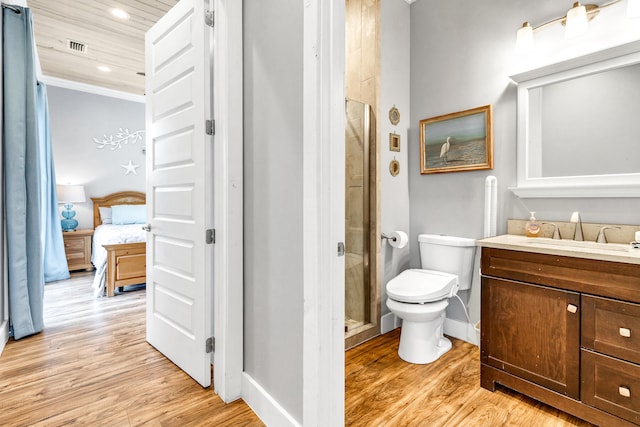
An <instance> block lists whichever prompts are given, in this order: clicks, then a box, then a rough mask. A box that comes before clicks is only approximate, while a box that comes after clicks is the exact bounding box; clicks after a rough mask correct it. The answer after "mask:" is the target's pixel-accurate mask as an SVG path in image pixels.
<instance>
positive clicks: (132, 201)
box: [91, 191, 147, 228]
mask: <svg viewBox="0 0 640 427" xmlns="http://www.w3.org/2000/svg"><path fill="white" fill-rule="evenodd" d="M91 200H92V201H93V228H96V227H97V226H99V225H100V224H102V220H101V219H100V209H98V208H110V207H111V206H113V205H144V204H145V203H146V200H147V199H146V195H145V194H144V193H140V192H138V191H120V192H118V193H113V194H108V195H106V196H104V197H92V198H91Z"/></svg>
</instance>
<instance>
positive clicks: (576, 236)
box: [571, 212, 584, 242]
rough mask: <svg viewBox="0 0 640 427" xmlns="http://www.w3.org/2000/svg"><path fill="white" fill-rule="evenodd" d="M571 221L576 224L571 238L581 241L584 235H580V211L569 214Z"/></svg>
mask: <svg viewBox="0 0 640 427" xmlns="http://www.w3.org/2000/svg"><path fill="white" fill-rule="evenodd" d="M571 222H573V223H575V224H576V228H575V232H574V233H573V240H576V241H578V242H582V241H583V240H584V237H583V236H582V218H580V212H574V213H572V214H571Z"/></svg>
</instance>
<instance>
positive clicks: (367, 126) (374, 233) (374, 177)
mask: <svg viewBox="0 0 640 427" xmlns="http://www.w3.org/2000/svg"><path fill="white" fill-rule="evenodd" d="M348 102H357V103H360V104H362V105H364V108H365V109H366V111H367V112H368V114H365V115H364V123H363V127H364V133H365V136H364V138H363V139H364V141H365V143H366V144H367V146H368V149H367V148H365V150H364V151H365V152H367V151H368V156H367V155H365V156H364V166H363V199H364V200H365V203H366V205H365V206H363V215H364V221H365V223H366V224H367V226H366V228H365V231H364V244H363V246H364V254H363V263H364V274H363V277H364V280H365V282H366V284H367V287H368V289H367V290H368V292H367V299H368V301H367V304H366V307H365V320H366V321H368V322H367V323H365V324H364V325H362V326H359V327H357V328H355V329H354V330H353V331H355V332H353V334H352V335H349V336H345V349H349V348H352V347H355V346H357V345H359V344H362V343H363V342H365V341H367V340H369V339H371V338H373V337H376V336H378V335H380V330H381V329H380V290H379V286H378V277H379V274H378V266H379V259H380V239H379V238H378V236H379V235H380V223H379V221H378V219H379V212H380V209H379V205H380V203H379V200H380V197H379V194H380V192H379V188H380V187H379V184H378V182H379V180H378V171H379V170H380V168H379V153H378V129H377V122H376V112H375V111H374V109H373V107H372V106H371V105H370V104H366V103H364V102H360V101H357V100H355V99H350V98H346V99H345V103H348ZM345 107H346V104H345ZM345 110H346V108H345ZM345 214H346V212H345ZM345 220H346V217H345ZM345 286H346V279H345ZM346 303H347V302H346V299H345V307H346ZM345 315H346V312H345ZM349 332H352V331H349ZM345 335H346V332H345Z"/></svg>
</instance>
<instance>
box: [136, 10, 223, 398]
mask: <svg viewBox="0 0 640 427" xmlns="http://www.w3.org/2000/svg"><path fill="white" fill-rule="evenodd" d="M204 6H205V2H204V1H203V0H181V1H180V2H179V3H178V4H177V5H176V6H175V7H174V8H172V9H171V10H170V11H169V12H168V13H167V15H165V16H164V17H163V18H162V19H161V20H160V21H158V23H157V24H156V25H154V26H153V27H152V28H151V29H150V30H149V32H148V33H147V35H146V40H145V48H146V81H147V83H146V96H147V118H146V127H147V218H148V221H149V224H150V231H149V234H148V236H147V237H148V238H147V266H148V267H147V341H148V342H149V343H150V344H151V345H153V346H154V347H156V348H157V349H158V350H159V351H160V352H162V353H163V354H164V355H165V356H167V357H168V358H169V359H170V360H171V361H173V362H174V363H175V364H176V365H178V366H179V367H180V368H181V369H183V370H184V371H185V372H187V373H188V374H189V375H191V376H192V377H193V378H194V379H195V380H196V381H198V382H199V383H200V384H202V385H203V386H205V387H206V386H209V385H210V384H211V370H210V368H211V367H210V364H211V357H210V355H209V354H207V353H206V351H205V341H206V339H207V338H208V337H210V336H211V333H212V322H211V318H212V291H213V281H212V280H213V275H212V271H213V269H212V264H213V258H212V253H213V251H212V245H210V244H207V242H206V239H205V233H206V229H207V228H210V227H211V223H212V215H211V209H210V200H211V198H212V196H213V195H212V190H211V187H212V182H211V181H212V180H211V169H212V162H211V147H210V145H211V143H212V141H211V138H212V137H211V136H208V135H206V132H205V126H204V125H205V120H206V119H208V118H210V112H211V111H210V110H211V109H210V96H209V94H210V72H209V62H208V58H209V33H208V31H209V30H210V28H209V27H206V26H205V24H204Z"/></svg>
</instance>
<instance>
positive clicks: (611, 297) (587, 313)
mask: <svg viewBox="0 0 640 427" xmlns="http://www.w3.org/2000/svg"><path fill="white" fill-rule="evenodd" d="M480 244H481V246H483V247H482V265H481V273H482V290H481V327H480V330H481V339H480V341H481V347H480V351H481V385H482V387H483V388H485V389H488V390H491V391H494V390H495V387H496V384H500V385H503V386H505V387H508V388H510V389H513V390H516V391H518V392H520V393H523V394H525V395H527V396H530V397H532V398H534V399H537V400H539V401H541V402H544V403H547V404H549V405H551V406H553V407H555V408H558V409H560V410H562V411H565V412H567V413H570V414H572V415H575V416H577V417H579V418H582V419H584V420H586V421H589V422H591V423H594V424H596V425H600V426H633V425H640V263H628V262H616V261H611V260H609V259H606V260H603V259H590V258H581V257H574V256H567V255H557V254H553V253H548V252H554V251H542V252H547V253H536V252H535V251H534V252H531V251H520V250H513V249H504V248H499V247H487V246H486V245H483V244H482V242H481V243H480ZM498 246H500V245H498ZM565 252H566V251H565ZM596 258H597V257H596ZM605 258H606V257H605ZM614 258H615V257H614Z"/></svg>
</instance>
